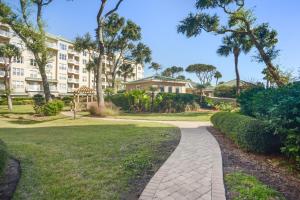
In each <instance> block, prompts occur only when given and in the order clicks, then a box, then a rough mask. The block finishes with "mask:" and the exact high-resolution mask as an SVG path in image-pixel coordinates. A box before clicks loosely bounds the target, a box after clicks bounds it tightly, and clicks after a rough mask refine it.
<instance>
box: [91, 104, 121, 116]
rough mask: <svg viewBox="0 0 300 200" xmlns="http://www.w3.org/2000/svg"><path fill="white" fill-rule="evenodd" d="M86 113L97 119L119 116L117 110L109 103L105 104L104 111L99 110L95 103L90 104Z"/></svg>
mask: <svg viewBox="0 0 300 200" xmlns="http://www.w3.org/2000/svg"><path fill="white" fill-rule="evenodd" d="M88 111H89V112H90V114H91V115H92V116H97V117H107V116H117V115H119V114H120V110H119V108H118V107H116V106H115V105H114V104H113V103H111V102H107V103H105V108H104V109H99V107H98V104H97V103H91V104H89V107H88Z"/></svg>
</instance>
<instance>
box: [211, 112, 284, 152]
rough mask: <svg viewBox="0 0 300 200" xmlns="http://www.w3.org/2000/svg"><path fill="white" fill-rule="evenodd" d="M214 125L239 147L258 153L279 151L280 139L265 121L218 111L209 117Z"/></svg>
mask: <svg viewBox="0 0 300 200" xmlns="http://www.w3.org/2000/svg"><path fill="white" fill-rule="evenodd" d="M211 122H212V123H213V125H214V127H215V128H217V129H219V130H220V131H221V132H223V133H224V134H225V135H227V136H228V137H229V138H231V139H232V140H233V141H234V142H235V143H236V144H237V145H238V146H239V147H241V148H243V149H245V150H248V151H252V152H258V153H272V152H277V151H279V147H280V139H279V137H278V135H275V134H274V129H273V128H272V127H271V126H270V125H269V124H268V123H266V122H263V121H261V120H257V119H255V118H253V117H248V116H245V115H240V114H238V113H229V112H219V113H216V114H214V115H213V116H212V117H211Z"/></svg>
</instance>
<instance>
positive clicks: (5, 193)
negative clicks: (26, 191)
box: [0, 158, 21, 200]
mask: <svg viewBox="0 0 300 200" xmlns="http://www.w3.org/2000/svg"><path fill="white" fill-rule="evenodd" d="M20 175H21V167H20V162H19V161H17V160H15V159H13V158H9V160H8V163H7V166H6V168H5V170H4V173H3V175H2V177H0V199H1V200H10V199H12V197H13V194H14V192H15V190H16V188H17V185H18V182H19V180H20Z"/></svg>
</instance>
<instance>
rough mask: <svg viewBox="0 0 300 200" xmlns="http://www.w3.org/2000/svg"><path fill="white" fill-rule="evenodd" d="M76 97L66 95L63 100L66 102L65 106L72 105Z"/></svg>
mask: <svg viewBox="0 0 300 200" xmlns="http://www.w3.org/2000/svg"><path fill="white" fill-rule="evenodd" d="M73 99H74V97H73V96H65V97H63V98H62V99H61V100H62V101H63V102H64V104H65V106H70V105H71V103H72V101H73Z"/></svg>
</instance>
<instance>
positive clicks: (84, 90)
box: [74, 86, 95, 94]
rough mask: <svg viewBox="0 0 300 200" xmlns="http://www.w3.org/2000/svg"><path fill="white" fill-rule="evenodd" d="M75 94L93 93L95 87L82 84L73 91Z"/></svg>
mask: <svg viewBox="0 0 300 200" xmlns="http://www.w3.org/2000/svg"><path fill="white" fill-rule="evenodd" d="M74 93H75V94H94V93H95V89H92V88H89V87H87V86H82V87H80V88H79V89H77V90H75V91H74Z"/></svg>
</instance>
